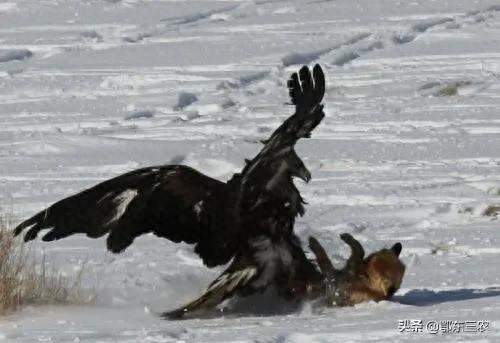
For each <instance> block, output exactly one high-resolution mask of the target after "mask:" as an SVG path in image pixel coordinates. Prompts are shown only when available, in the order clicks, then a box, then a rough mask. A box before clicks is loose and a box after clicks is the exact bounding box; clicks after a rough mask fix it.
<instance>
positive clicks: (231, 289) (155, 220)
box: [15, 65, 325, 318]
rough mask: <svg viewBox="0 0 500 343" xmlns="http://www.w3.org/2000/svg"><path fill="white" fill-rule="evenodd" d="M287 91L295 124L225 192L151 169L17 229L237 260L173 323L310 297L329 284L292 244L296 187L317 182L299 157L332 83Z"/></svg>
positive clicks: (315, 75)
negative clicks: (266, 300)
mask: <svg viewBox="0 0 500 343" xmlns="http://www.w3.org/2000/svg"><path fill="white" fill-rule="evenodd" d="M288 88H289V93H290V99H291V102H292V103H293V104H294V105H295V113H294V114H293V115H292V116H290V117H289V118H288V119H287V120H286V121H285V122H284V123H283V124H282V125H281V126H280V127H279V128H278V129H276V131H274V132H273V134H272V135H271V137H270V138H269V139H268V140H266V141H265V142H264V147H263V148H262V150H261V151H260V152H259V154H257V156H255V157H254V158H253V159H252V160H250V161H247V163H246V165H245V167H244V168H243V170H242V171H241V172H240V173H237V174H234V175H233V177H232V178H231V179H230V180H229V181H228V182H226V183H224V182H221V181H218V180H215V179H212V178H210V177H208V176H206V175H203V174H201V173H200V172H198V171H196V170H194V169H192V168H189V167H186V166H182V165H165V166H158V167H148V168H143V169H138V170H134V171H131V172H129V173H126V174H123V175H120V176H117V177H115V178H113V179H110V180H107V181H104V182H102V183H100V184H98V185H96V186H94V187H92V188H89V189H86V190H84V191H82V192H80V193H78V194H75V195H73V196H70V197H68V198H65V199H62V200H60V201H58V202H56V203H55V204H53V205H51V206H50V207H48V208H47V209H45V210H43V211H41V212H40V213H38V214H36V215H34V216H33V217H31V218H29V219H27V220H26V221H24V222H22V223H21V224H19V225H18V226H17V227H16V229H15V234H16V235H19V234H20V233H21V232H23V231H24V230H27V232H26V234H25V236H24V240H25V241H29V240H32V239H34V238H36V237H37V235H38V234H39V232H40V231H42V230H45V229H48V230H49V231H48V232H47V233H46V234H45V235H44V236H43V237H42V240H44V241H52V240H57V239H61V238H64V237H67V236H70V235H72V234H75V233H83V234H86V235H87V236H89V237H91V238H97V237H101V236H103V235H105V234H108V237H107V247H108V249H109V250H110V251H112V252H115V253H118V252H121V251H123V250H124V249H126V248H127V247H128V246H129V245H130V244H131V243H132V242H133V240H134V239H135V238H136V237H137V236H139V235H142V234H146V233H154V234H155V235H157V236H159V237H164V238H167V239H169V240H172V241H174V242H181V241H183V242H186V243H189V244H194V245H195V248H194V250H195V252H196V253H197V254H198V255H199V256H200V257H201V258H202V259H203V262H204V263H205V264H206V265H207V266H208V267H213V266H217V265H223V264H226V263H228V262H229V261H231V260H232V263H231V264H230V266H229V267H228V268H227V270H226V271H225V272H224V273H222V275H221V276H219V277H218V278H217V279H216V280H215V281H214V282H213V283H212V284H211V285H210V286H209V288H208V289H207V292H206V293H205V294H203V295H202V296H201V297H200V298H199V299H197V300H195V301H193V302H192V303H190V304H187V305H186V306H183V307H181V308H180V309H178V310H176V311H172V312H167V313H165V314H164V316H165V317H167V318H180V317H183V316H185V315H186V314H187V313H190V312H193V311H196V310H200V309H205V308H209V307H213V306H215V305H217V304H218V303H220V302H221V301H223V300H224V299H226V298H228V297H230V296H232V295H233V294H235V293H238V294H240V295H247V294H251V293H254V292H256V291H259V290H264V289H265V288H266V287H268V286H269V285H274V286H276V287H277V289H278V290H279V292H280V294H282V295H283V296H285V297H292V298H293V297H294V296H297V294H298V293H301V292H302V293H303V292H306V291H307V285H310V284H311V282H313V283H318V282H319V281H320V280H321V279H322V276H321V274H320V272H319V271H318V270H317V268H316V266H315V265H314V264H313V263H311V262H310V261H309V260H308V259H307V258H306V256H305V253H304V251H303V249H302V246H301V243H300V240H299V239H298V237H297V236H296V235H295V234H294V231H293V229H294V224H295V218H296V217H297V215H303V214H304V207H303V203H304V201H303V199H302V197H301V195H300V193H299V191H298V190H297V188H296V187H295V185H294V183H293V178H294V177H299V178H301V179H303V180H304V181H309V179H310V178H311V174H310V172H309V171H308V170H307V168H306V167H305V165H304V163H303V162H302V160H301V159H300V158H299V156H298V155H297V154H296V152H295V150H294V147H295V144H296V142H297V141H298V140H299V139H300V138H307V137H309V136H310V134H311V131H312V130H313V129H314V128H315V127H316V126H317V125H318V124H319V123H320V122H321V120H322V119H323V117H324V113H323V106H322V105H321V101H322V99H323V95H324V92H325V78H324V75H323V71H322V70H321V67H319V65H316V66H315V67H314V69H313V71H312V73H311V71H310V70H309V68H307V67H303V68H302V69H300V71H299V74H297V73H293V74H292V76H291V78H290V80H289V82H288Z"/></svg>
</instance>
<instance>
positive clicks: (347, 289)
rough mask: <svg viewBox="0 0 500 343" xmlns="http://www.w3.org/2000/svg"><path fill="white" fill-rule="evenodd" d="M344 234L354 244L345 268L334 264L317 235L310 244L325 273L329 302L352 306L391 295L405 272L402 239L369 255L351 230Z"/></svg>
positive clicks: (346, 241)
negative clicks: (336, 266)
mask: <svg viewBox="0 0 500 343" xmlns="http://www.w3.org/2000/svg"><path fill="white" fill-rule="evenodd" d="M340 238H341V239H342V240H343V241H344V242H345V243H346V244H348V245H349V247H350V248H351V256H350V257H349V259H348V260H347V262H346V265H345V267H344V268H343V269H341V270H338V269H336V268H335V267H334V266H333V264H332V263H331V261H330V259H329V257H328V256H327V254H326V251H325V250H324V249H323V247H322V246H321V244H320V243H319V242H318V241H317V240H316V239H315V238H314V237H310V238H309V247H310V248H311V251H312V252H313V253H314V255H315V256H316V262H317V264H318V267H319V268H320V270H321V274H322V275H323V277H324V286H325V289H324V293H325V294H324V295H325V301H326V303H327V304H328V305H338V306H346V305H347V306H349V305H354V304H357V303H361V302H364V301H370V300H374V301H380V300H386V299H389V298H391V297H392V296H393V295H394V293H396V291H397V290H398V289H399V287H400V286H401V281H402V280H403V276H404V272H405V265H404V264H403V262H401V260H400V259H399V254H400V253H401V249H402V245H401V243H396V244H394V245H393V246H392V247H391V248H389V249H387V248H384V249H381V250H378V251H376V252H374V253H372V254H370V255H368V256H367V257H366V258H365V251H364V249H363V246H362V245H361V243H359V241H357V240H356V239H355V238H354V237H352V236H351V235H350V234H348V233H344V234H342V235H340Z"/></svg>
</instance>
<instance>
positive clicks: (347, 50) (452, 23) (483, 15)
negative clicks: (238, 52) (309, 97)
mask: <svg viewBox="0 0 500 343" xmlns="http://www.w3.org/2000/svg"><path fill="white" fill-rule="evenodd" d="M496 12H500V5H493V6H490V7H488V8H487V9H485V10H483V11H470V12H468V13H466V14H465V15H462V16H456V17H443V18H432V19H427V20H422V21H420V22H417V23H415V24H413V25H412V26H411V27H410V28H409V29H408V30H403V31H400V32H395V33H392V34H391V35H390V37H387V35H384V34H382V33H379V34H371V33H361V34H358V35H355V36H353V37H351V38H349V39H348V40H346V41H345V42H342V43H340V44H337V45H335V46H332V47H328V48H324V49H320V50H312V51H309V52H302V53H291V54H289V55H286V56H284V57H283V58H282V59H281V61H282V64H283V66H285V67H288V66H291V65H299V64H311V63H313V62H315V61H317V60H318V59H320V58H321V57H323V56H325V55H327V54H330V53H332V52H334V51H336V50H342V52H341V53H340V54H339V55H337V56H336V57H334V59H333V60H332V61H331V64H333V65H335V66H340V67H341V66H344V65H346V64H348V63H350V62H352V61H354V60H356V59H358V58H360V57H362V56H363V55H365V54H367V53H369V52H372V51H374V50H378V49H383V48H384V47H387V46H390V45H403V44H407V43H411V42H413V41H414V40H415V39H417V38H418V37H420V36H421V35H423V34H425V33H427V32H428V31H429V30H431V29H433V28H439V27H443V28H444V29H446V30H451V29H457V28H460V27H462V26H463V25H465V24H467V25H475V24H479V23H482V22H484V21H486V20H488V19H489V18H491V17H492V16H493V15H494V14H495V13H496ZM371 37H381V38H380V39H376V40H373V41H372V42H371V43H369V44H368V45H365V46H361V47H356V45H358V44H359V43H362V42H364V41H367V40H369V39H370V38H371ZM391 43H392V44H391Z"/></svg>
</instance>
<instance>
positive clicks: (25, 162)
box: [0, 0, 500, 343]
mask: <svg viewBox="0 0 500 343" xmlns="http://www.w3.org/2000/svg"><path fill="white" fill-rule="evenodd" d="M314 63H320V64H321V65H322V67H323V68H324V70H325V74H326V77H327V94H326V96H325V101H324V104H325V113H326V117H325V119H324V120H323V122H322V123H321V124H320V126H318V127H317V129H316V130H315V131H314V132H313V137H312V138H311V139H307V140H302V141H300V142H299V144H298V146H297V152H298V154H299V155H300V156H301V157H302V158H303V160H304V162H305V163H306V165H307V166H308V168H309V169H310V170H311V172H312V181H311V182H310V183H309V184H304V183H302V182H301V181H297V184H298V187H299V188H300V190H301V192H302V195H303V196H304V198H305V200H306V201H307V202H308V204H307V205H306V211H307V212H306V215H305V216H304V217H303V218H301V219H300V220H298V222H297V224H296V227H295V229H296V231H297V232H298V233H299V235H300V237H301V238H302V240H303V241H305V240H306V239H307V236H308V235H311V234H313V235H315V236H316V237H317V238H318V239H319V240H320V241H321V243H322V244H324V245H325V247H327V250H328V252H329V253H330V255H331V256H332V257H333V258H334V261H335V262H336V263H337V264H338V265H339V266H340V265H341V264H342V261H343V259H344V258H345V257H347V254H348V248H347V246H346V245H344V244H343V243H342V242H341V241H340V239H339V234H340V233H343V232H350V233H352V234H353V235H354V236H355V237H356V238H358V239H359V240H360V241H361V242H362V243H363V244H364V245H365V246H366V249H367V250H368V251H373V250H376V249H380V248H382V247H384V246H390V245H392V244H393V243H395V242H397V241H400V242H401V243H402V244H403V252H402V259H403V261H404V263H405V264H406V265H407V272H406V275H405V278H404V280H403V284H402V288H401V289H400V291H399V292H398V293H397V294H396V296H395V297H394V299H393V301H386V302H381V303H365V304H361V305H358V306H354V307H350V308H328V309H317V308H313V307H311V306H310V305H309V304H304V306H303V307H301V308H299V309H295V310H293V311H291V312H290V311H283V313H279V309H280V308H281V307H280V306H275V311H269V307H271V306H272V303H273V301H274V300H273V296H272V295H271V296H268V297H267V298H266V295H262V296H260V297H259V296H257V297H252V298H251V299H243V300H241V301H239V302H238V301H236V303H233V304H229V305H228V306H229V308H228V310H227V311H225V312H224V313H223V314H222V315H221V316H217V317H215V318H211V319H194V320H186V321H177V322H175V321H174V322H172V321H165V320H162V319H160V317H159V316H158V315H157V314H158V313H159V312H161V311H164V310H168V309H173V308H175V307H177V306H178V305H180V304H182V303H184V302H186V301H189V300H191V299H193V298H194V297H196V296H197V295H199V294H200V292H202V291H203V290H204V289H205V288H206V287H207V285H208V284H209V283H210V281H211V280H213V279H214V278H215V277H216V276H217V275H218V273H220V272H221V271H222V270H223V268H219V269H215V270H210V269H207V268H206V267H204V266H203V264H202V262H201V260H200V259H198V258H197V257H196V255H195V254H194V253H193V251H192V248H191V247H190V246H188V245H184V244H173V243H171V242H169V241H166V240H162V239H159V238H157V237H154V236H143V237H140V238H139V239H137V240H136V241H135V242H134V244H133V245H132V246H131V247H130V248H129V249H128V250H126V251H125V252H124V253H122V254H120V255H112V254H111V253H108V252H106V249H105V240H104V239H98V240H92V239H89V238H87V237H85V236H75V237H69V238H66V239H64V240H61V241H57V242H51V243H43V242H37V243H35V247H34V248H35V249H36V252H37V253H39V254H42V253H44V254H45V256H46V259H45V262H46V263H47V264H48V265H50V266H54V267H56V268H59V269H60V270H61V271H62V272H64V273H65V274H66V275H68V276H69V277H71V276H75V275H76V274H77V273H78V272H79V271H80V269H81V267H82V265H85V272H84V275H83V286H84V291H86V292H88V294H95V295H96V296H97V298H96V300H95V302H94V303H91V304H87V305H51V306H31V307H27V308H25V309H23V310H22V311H20V312H18V313H14V314H12V315H9V316H6V317H3V318H1V319H0V340H2V341H5V342H38V341H39V342H42V341H44V342H47V341H49V342H280V343H285V342H286V343H292V342H378V341H383V342H387V341H402V342H406V341H419V342H427V341H429V342H430V341H449V342H455V341H466V342H471V341H481V342H487V341H491V342H496V341H500V330H499V329H500V272H499V259H500V223H499V219H498V216H499V215H500V214H499V212H500V208H498V206H499V205H500V1H498V0H496V1H493V0H477V1H470V0H453V1H447V0H443V1H433V0H414V1H413V0H412V1H400V0H370V1H366V0H333V1H328V0H218V1H215V0H214V1H202V0H121V1H120V0H86V1H82V0H64V1H61V0H44V1H15V2H14V1H10V2H2V3H0V120H1V125H0V207H1V209H2V211H4V212H7V213H9V212H12V213H13V215H14V218H15V222H16V223H17V222H19V221H21V220H22V219H25V218H27V217H28V216H30V215H32V214H34V213H35V212H36V211H38V210H41V209H42V208H45V207H46V206H48V205H50V204H51V203H53V202H55V201H57V200H59V199H61V198H63V197H66V196H69V195H71V194H74V193H76V192H78V191H80V190H82V189H84V188H87V187H90V186H92V185H94V184H96V183H98V182H100V181H103V180H105V179H108V178H110V177H113V176H116V175H119V174H121V173H124V172H127V171H130V170H132V169H135V168H139V167H144V166H149V165H158V164H163V163H164V164H168V163H182V164H187V165H190V166H192V167H194V168H197V169H198V170H200V171H202V172H204V173H206V174H207V175H210V176H212V177H216V178H219V179H221V180H227V179H228V178H229V177H230V176H231V174H232V173H234V172H236V171H238V170H240V168H242V166H243V164H244V162H243V160H244V158H249V157H250V158H251V157H253V156H254V155H255V154H256V153H257V152H258V151H259V149H260V148H261V144H260V140H261V139H263V138H266V137H268V136H269V134H270V133H271V132H272V131H273V130H274V129H275V128H276V127H277V126H278V125H279V124H280V123H281V122H282V121H283V120H284V119H285V118H286V117H287V116H288V115H290V114H291V113H292V111H293V107H292V106H289V105H288V104H287V103H288V98H287V97H288V93H287V90H286V81H287V78H288V76H289V75H290V73H292V72H293V71H296V70H298V68H299V67H300V66H301V65H302V64H314ZM131 196H133V190H130V191H128V193H126V194H122V195H120V197H118V198H117V201H121V202H122V204H123V206H126V205H127V201H129V200H130V197H131ZM495 206H496V207H495ZM495 208H496V210H495ZM117 215H119V213H117ZM278 304H279V303H278ZM231 306H233V307H232V309H231ZM283 307H285V306H284V305H283ZM420 321H421V322H420ZM434 321H435V322H434ZM454 321H456V322H458V323H459V324H460V323H462V324H464V325H465V324H468V325H469V327H468V329H467V330H465V327H462V329H461V330H458V331H461V332H459V333H457V332H452V331H453V330H452V329H451V327H452V326H453V324H454V323H455V322H454ZM429 323H431V325H430V324H429ZM436 323H437V324H438V326H439V327H438V328H437V330H435V329H436V327H435V324H436ZM407 324H408V325H407ZM471 325H473V327H472V328H471V327H470V326H471ZM419 327H420V329H421V331H422V332H409V331H412V330H413V331H419ZM401 331H403V332H401ZM432 331H439V332H438V333H432ZM444 331H449V332H448V333H444ZM455 331H457V330H455Z"/></svg>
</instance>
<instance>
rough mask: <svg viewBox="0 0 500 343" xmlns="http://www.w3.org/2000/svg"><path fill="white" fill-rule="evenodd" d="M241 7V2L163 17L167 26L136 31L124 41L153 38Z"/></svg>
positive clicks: (163, 21)
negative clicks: (203, 10)
mask: <svg viewBox="0 0 500 343" xmlns="http://www.w3.org/2000/svg"><path fill="white" fill-rule="evenodd" d="M240 7H241V4H237V5H232V6H227V7H223V8H220V9H213V10H209V11H205V12H197V13H194V14H188V15H184V16H180V17H174V18H168V19H162V20H161V22H162V23H164V24H166V26H162V27H158V26H159V25H155V26H156V27H155V28H153V29H150V30H145V31H143V32H139V33H136V34H135V35H129V36H126V37H123V41H125V42H128V43H138V42H141V41H142V40H144V39H145V38H151V37H154V36H159V35H162V34H164V33H166V32H168V31H170V30H171V29H173V28H178V27H180V26H185V25H195V24H197V23H199V22H201V21H203V20H205V19H209V18H210V17H212V16H215V15H222V14H226V13H229V12H232V11H234V10H235V9H237V8H240Z"/></svg>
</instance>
